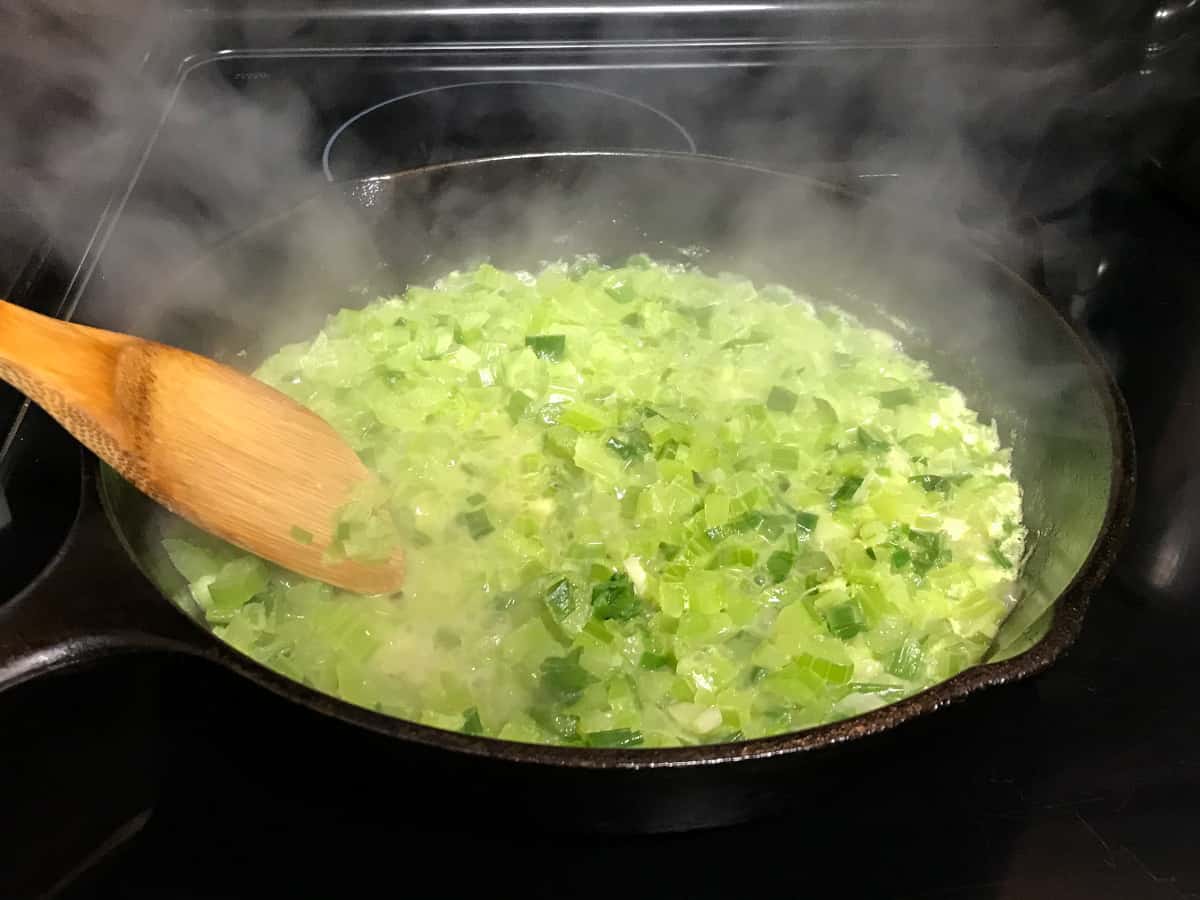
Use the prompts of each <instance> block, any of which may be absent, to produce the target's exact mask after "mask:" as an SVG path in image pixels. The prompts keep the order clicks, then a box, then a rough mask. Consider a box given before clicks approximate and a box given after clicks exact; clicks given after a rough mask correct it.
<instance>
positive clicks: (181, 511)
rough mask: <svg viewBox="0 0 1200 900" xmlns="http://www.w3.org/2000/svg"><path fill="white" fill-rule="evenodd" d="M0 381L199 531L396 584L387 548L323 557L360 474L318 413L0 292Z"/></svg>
mask: <svg viewBox="0 0 1200 900" xmlns="http://www.w3.org/2000/svg"><path fill="white" fill-rule="evenodd" d="M0 379H3V380H4V381H7V382H8V383H9V384H11V385H13V386H14V387H15V388H17V389H18V390H20V391H21V392H23V393H24V394H26V395H28V396H29V398H30V399H31V400H33V401H34V402H35V403H37V404H38V405H40V406H42V407H43V408H44V409H45V410H46V411H47V412H49V413H50V415H52V416H54V418H55V419H57V420H58V421H59V422H60V423H62V425H63V426H64V427H65V428H66V429H67V430H68V431H70V432H71V434H73V435H75V437H76V438H78V439H79V440H80V441H81V442H82V443H83V444H84V445H85V446H87V447H88V448H89V449H91V450H92V451H94V452H95V453H96V454H97V455H98V456H99V457H100V458H101V459H103V460H104V461H105V462H107V463H108V464H109V465H111V466H112V467H113V468H114V469H116V470H117V471H118V472H120V473H121V474H122V475H123V476H124V477H125V478H126V479H127V480H128V481H130V482H131V483H132V484H133V485H134V486H136V487H137V488H138V489H140V490H141V491H143V492H144V493H146V494H148V495H149V496H150V497H152V498H153V499H155V500H157V501H158V502H159V503H161V504H162V505H163V506H165V507H166V508H167V509H169V510H171V511H172V512H174V513H176V514H177V515H180V516H182V517H183V518H185V519H188V520H189V521H191V522H192V523H194V524H195V525H198V526H199V527H200V528H203V529H204V530H205V531H208V532H211V533H212V534H215V535H217V536H218V537H220V538H223V539H225V540H227V541H229V542H230V543H232V544H236V545H237V546H239V547H241V548H243V549H245V550H249V551H250V552H251V553H255V554H257V555H259V556H261V557H264V558H265V559H269V560H271V561H273V562H276V563H278V564H279V565H281V566H283V567H285V568H288V569H291V570H293V571H296V572H299V573H301V574H302V575H308V576H310V577H312V578H317V579H320V580H321V581H327V582H329V583H330V584H333V585H336V586H338V587H341V588H346V589H347V590H351V591H357V592H359V593H386V592H390V591H395V590H398V589H399V587H400V585H401V583H402V582H403V580H404V559H403V556H402V555H401V554H400V553H399V552H397V553H396V554H395V555H394V556H393V558H392V559H391V560H389V561H387V562H385V563H363V562H357V561H352V560H338V561H331V560H326V559H325V558H324V554H325V550H326V548H327V547H328V546H329V544H330V542H331V540H332V539H333V527H334V519H335V513H336V512H337V510H338V508H339V507H340V506H342V504H343V503H345V501H346V499H347V497H348V494H349V492H350V489H351V488H352V487H353V486H354V485H355V484H356V483H357V482H359V481H361V480H363V479H365V478H367V477H368V472H367V469H366V467H365V466H364V465H363V464H362V462H361V461H360V460H359V458H358V457H357V456H356V455H355V454H354V451H353V450H351V449H350V447H349V446H347V444H346V443H345V442H344V441H343V440H342V439H341V438H340V437H338V435H337V433H336V432H335V431H334V430H333V429H332V428H331V427H330V426H329V425H328V424H327V423H326V422H325V421H324V420H323V419H321V418H320V417H318V416H317V415H316V414H314V413H312V412H309V411H308V410H307V409H305V408H304V407H302V406H301V405H300V404H298V403H296V402H295V401H294V400H292V399H291V398H290V397H287V396H286V395H284V394H282V393H280V392H279V391H277V390H275V389H274V388H271V387H268V386H267V385H265V384H263V383H262V382H260V381H256V380H255V379H253V378H251V377H249V376H247V375H243V374H242V373H240V372H237V371H235V370H233V369H230V368H228V367H226V366H222V365H220V364H218V363H216V362H213V361H212V360H211V359H206V358H205V357H203V356H197V355H196V354H194V353H189V352H187V351H186V350H179V349H177V348H175V347H168V346H165V345H163V344H157V343H154V342H153V341H146V340H142V339H141V338H136V337H132V336H131V335H127V334H117V333H114V332H111V331H102V330H100V329H98V328H88V327H86V326H83V325H74V324H70V323H67V322H63V321H61V320H59V319H52V318H49V317H47V316H42V315H38V314H37V313H33V312H30V311H29V310H27V309H23V308H22V307H19V306H15V305H13V304H11V303H5V302H4V301H0ZM302 532H307V534H309V535H311V536H312V540H311V542H307V543H306V542H305V541H304V540H303V539H304V538H305V535H304V534H303V533H302ZM297 534H299V537H300V539H298V538H297Z"/></svg>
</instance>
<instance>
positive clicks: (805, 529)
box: [796, 488, 857, 543]
mask: <svg viewBox="0 0 1200 900" xmlns="http://www.w3.org/2000/svg"><path fill="white" fill-rule="evenodd" d="M855 490H857V488H855ZM819 518H820V517H819V516H818V515H817V514H816V513H811V512H798V513H796V538H797V539H798V540H799V541H801V542H802V543H803V542H804V541H807V540H808V539H809V538H810V537H812V533H813V529H815V528H816V527H817V520H818V519H819Z"/></svg>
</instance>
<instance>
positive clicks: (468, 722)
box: [459, 706, 483, 734]
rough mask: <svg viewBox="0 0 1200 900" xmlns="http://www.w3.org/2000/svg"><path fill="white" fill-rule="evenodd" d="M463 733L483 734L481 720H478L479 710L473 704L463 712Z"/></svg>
mask: <svg viewBox="0 0 1200 900" xmlns="http://www.w3.org/2000/svg"><path fill="white" fill-rule="evenodd" d="M459 730H460V731H462V733H463V734H483V722H481V721H479V710H477V709H476V708H475V707H474V706H472V707H471V708H470V709H468V710H467V711H466V712H464V713H463V723H462V728H461V729H459Z"/></svg>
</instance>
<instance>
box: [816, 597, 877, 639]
mask: <svg viewBox="0 0 1200 900" xmlns="http://www.w3.org/2000/svg"><path fill="white" fill-rule="evenodd" d="M825 624H826V625H827V626H828V627H829V632H830V633H831V634H832V635H833V636H834V637H839V638H841V639H842V640H844V641H846V640H849V639H850V638H852V637H854V636H855V635H856V634H858V633H859V632H861V631H865V630H866V628H867V620H866V617H865V616H864V615H863V610H862V607H861V606H859V604H858V601H857V600H848V601H846V602H845V603H839V604H838V605H837V606H831V607H830V608H829V609H827V610H825Z"/></svg>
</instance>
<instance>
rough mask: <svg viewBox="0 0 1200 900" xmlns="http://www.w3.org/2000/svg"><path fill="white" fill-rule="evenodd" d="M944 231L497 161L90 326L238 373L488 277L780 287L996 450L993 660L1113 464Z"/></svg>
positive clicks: (780, 183) (1084, 416) (133, 537)
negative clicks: (598, 276) (935, 384)
mask: <svg viewBox="0 0 1200 900" xmlns="http://www.w3.org/2000/svg"><path fill="white" fill-rule="evenodd" d="M949 232H950V229H949V228H943V227H941V226H940V225H939V224H938V223H933V222H923V221H921V218H920V217H919V216H918V217H913V218H908V217H905V216H902V215H898V214H897V213H896V212H895V211H893V210H890V209H887V208H884V207H883V206H881V205H878V204H874V203H872V202H869V201H866V200H863V199H861V198H857V197H853V196H850V195H847V194H845V193H842V192H839V191H837V190H835V189H832V188H830V187H828V186H824V185H821V184H818V183H814V182H811V181H807V180H803V179H797V178H791V177H786V176H780V175H776V174H772V173H767V172H762V171H758V170H755V169H752V168H748V167H744V166H739V165H736V164H730V163H725V162H721V161H713V160H706V159H703V158H699V157H686V156H677V157H672V156H661V155H659V156H654V155H619V154H574V155H571V154H568V155H557V156H543V157H523V158H512V159H506V160H497V161H485V162H479V163H467V164H457V165H450V166H446V167H439V168H434V169H430V170H422V171H418V172H415V173H408V174H403V175H400V176H396V177H390V178H382V179H371V180H366V181H361V182H354V183H351V184H349V185H348V186H343V187H341V188H339V189H337V190H332V191H330V192H329V193H324V194H321V195H319V196H317V197H314V198H313V199H311V200H309V201H308V202H306V203H304V204H302V205H301V206H300V207H298V208H297V209H296V210H294V211H293V212H291V213H289V214H287V215H285V216H282V217H280V218H278V219H276V220H273V221H271V222H267V223H265V224H263V225H261V226H258V227H256V228H254V229H252V230H251V231H249V232H247V233H245V234H243V235H241V236H239V237H238V238H237V239H235V240H233V241H231V242H230V243H228V244H227V245H224V246H223V247H221V248H220V249H218V250H217V251H216V252H215V253H213V254H212V255H211V256H209V257H208V258H206V259H204V260H201V261H200V262H198V263H196V264H195V265H194V266H192V267H191V268H190V269H188V270H187V271H186V272H185V273H184V274H183V275H182V276H181V278H180V279H179V280H178V282H177V283H175V284H174V285H172V286H170V287H169V289H167V290H165V291H164V292H163V293H161V294H160V295H158V296H157V297H155V298H154V299H153V300H152V301H151V302H150V303H149V304H147V305H143V306H140V307H137V308H136V309H130V308H123V309H121V311H119V312H114V313H113V314H112V315H113V316H114V317H116V318H114V319H107V320H105V321H99V322H95V324H99V325H102V326H105V327H111V328H119V329H126V330H131V331H135V332H137V333H139V334H142V335H145V336H147V337H151V338H155V339H158V340H162V341H165V342H168V343H174V344H177V345H180V346H184V347H187V348H189V349H193V350H196V351H198V352H202V353H206V354H209V355H213V356H216V357H217V358H220V359H224V360H225V361H228V362H231V363H234V364H244V365H246V366H250V365H253V364H254V363H256V362H257V361H259V360H261V359H262V358H264V357H265V356H266V355H268V354H270V353H271V352H273V351H274V350H275V349H276V348H278V347H279V346H280V345H282V344H285V343H288V342H291V341H296V340H301V339H304V338H307V337H310V336H311V335H312V334H314V333H315V332H316V331H317V330H318V329H319V328H320V327H321V325H322V324H323V322H324V318H325V316H326V315H327V314H328V313H330V312H332V311H335V310H337V309H339V308H341V307H344V306H352V307H358V306H362V305H363V304H365V303H367V302H369V301H370V300H372V299H374V298H375V297H376V296H379V295H382V294H390V293H396V292H399V291H401V290H403V289H404V288H405V286H407V285H409V284H423V283H429V282H431V281H433V280H435V279H436V278H437V277H439V276H440V275H443V274H445V273H446V272H448V271H451V270H453V269H456V268H461V267H463V266H466V265H469V264H471V263H474V262H478V261H481V260H484V259H487V260H490V261H491V262H492V263H493V264H495V265H497V266H499V267H502V268H516V269H520V268H534V267H536V266H538V264H539V263H540V262H542V261H546V260H552V259H561V258H568V257H571V256H574V255H576V254H597V255H598V256H599V257H600V258H601V260H605V261H616V260H620V259H624V258H625V257H627V256H629V255H631V254H634V253H647V254H649V255H651V256H653V257H655V258H656V259H659V260H662V261H668V262H670V261H679V262H689V263H694V264H697V265H699V266H700V267H701V268H703V269H704V270H706V271H709V272H711V273H713V274H716V273H718V272H721V271H730V272H737V273H739V274H742V275H746V276H748V277H750V278H752V279H754V280H755V281H758V282H768V281H769V282H779V283H782V284H785V285H788V286H789V287H791V288H793V289H794V290H796V291H797V292H800V293H802V294H804V295H807V296H808V297H810V298H811V299H813V300H814V301H815V302H817V303H822V302H825V303H832V304H835V305H837V306H839V307H841V308H843V309H845V310H846V311H848V312H851V313H853V314H854V315H856V316H857V317H858V318H859V319H860V320H862V321H863V322H864V324H866V325H869V326H873V327H879V328H882V329H884V330H886V331H889V332H891V333H893V334H894V335H895V336H896V337H898V338H899V339H900V340H901V341H902V343H903V345H904V347H905V350H906V352H907V353H908V354H909V355H910V356H913V357H915V358H918V359H924V360H926V361H927V362H928V363H929V364H930V366H931V368H932V369H933V372H934V374H935V377H937V378H938V379H939V380H941V381H944V382H946V383H948V384H952V385H954V386H956V387H958V388H960V389H961V390H962V391H963V393H964V394H965V395H966V398H967V400H968V403H969V404H970V405H971V406H972V407H973V408H974V409H976V410H978V411H979V412H980V413H981V414H982V415H983V416H984V417H986V418H993V419H995V421H996V423H997V425H998V428H999V431H1000V436H1001V440H1002V442H1003V443H1004V444H1005V445H1007V446H1010V447H1012V448H1013V469H1014V474H1015V476H1016V478H1017V480H1018V481H1019V482H1020V484H1021V485H1022V488H1023V491H1024V518H1025V523H1026V525H1027V527H1028V529H1029V532H1030V539H1029V546H1028V550H1027V557H1026V559H1025V561H1024V564H1023V566H1022V569H1021V574H1020V579H1019V584H1018V592H1019V595H1020V597H1021V599H1020V602H1019V603H1018V605H1017V607H1016V609H1015V611H1014V612H1013V613H1012V615H1010V617H1009V619H1008V621H1007V622H1006V623H1005V624H1004V626H1003V628H1002V629H1001V633H1000V635H999V636H998V638H997V641H996V644H995V645H994V646H993V648H992V652H991V658H992V659H993V660H999V659H1003V658H1007V657H1011V656H1013V655H1015V654H1017V653H1019V652H1021V651H1023V650H1025V649H1028V648H1029V647H1031V646H1032V645H1034V644H1035V643H1036V642H1037V641H1038V640H1039V639H1040V638H1041V637H1042V636H1043V635H1044V634H1045V633H1046V630H1047V629H1048V627H1049V625H1050V622H1051V620H1052V616H1053V610H1054V602H1055V600H1056V598H1058V597H1059V595H1060V594H1061V593H1062V592H1063V591H1064V589H1065V588H1066V587H1067V586H1068V584H1069V583H1070V582H1071V581H1072V579H1073V578H1075V576H1076V575H1077V574H1078V573H1079V572H1080V570H1081V569H1082V568H1083V566H1084V565H1085V563H1086V561H1087V559H1088V556H1089V553H1090V552H1091V550H1092V548H1093V546H1094V544H1095V542H1096V540H1097V538H1098V536H1099V535H1100V534H1101V531H1102V529H1103V527H1104V522H1105V516H1106V512H1107V509H1108V505H1109V499H1110V496H1109V495H1110V482H1111V480H1112V472H1113V467H1114V465H1115V458H1114V457H1115V453H1116V452H1117V451H1116V446H1115V442H1114V438H1113V436H1112V432H1111V427H1112V426H1111V425H1110V421H1109V415H1108V409H1107V406H1106V403H1107V402H1108V401H1107V397H1106V396H1105V394H1104V393H1103V389H1102V386H1101V385H1100V383H1099V382H1098V381H1097V380H1096V378H1095V376H1094V371H1093V369H1092V367H1091V364H1090V362H1089V359H1088V357H1087V354H1086V351H1085V350H1084V348H1083V347H1082V345H1081V344H1080V343H1079V341H1078V339H1077V338H1076V337H1075V336H1074V335H1073V334H1072V333H1071V331H1070V329H1069V328H1068V327H1067V326H1066V324H1065V323H1064V322H1063V321H1062V320H1061V319H1060V318H1059V317H1058V316H1057V315H1056V314H1055V313H1054V312H1053V310H1052V309H1051V308H1050V307H1049V305H1048V304H1047V303H1046V302H1045V301H1044V300H1042V299H1041V298H1039V297H1037V296H1036V295H1035V294H1034V293H1033V292H1032V291H1031V290H1030V289H1029V288H1027V287H1026V286H1024V285H1023V284H1021V283H1020V282H1019V281H1018V280H1017V279H1016V278H1015V277H1013V276H1012V275H1010V274H1009V273H1007V272H1005V271H1003V270H1001V269H1000V268H999V267H997V266H995V265H994V264H991V263H988V262H986V261H984V260H982V259H980V258H979V257H978V256H976V255H974V254H972V253H971V252H969V251H965V250H964V248H963V247H961V246H959V245H957V244H956V242H955V239H954V238H953V237H952V236H951V235H950V233H949ZM106 308H109V309H114V310H115V309H119V308H120V307H119V306H118V305H115V304H110V305H108V306H107V307H106ZM104 493H105V499H106V504H107V507H108V510H109V514H110V517H111V519H112V521H113V524H114V527H115V528H117V529H118V531H119V532H121V533H122V536H123V537H124V539H125V541H126V544H127V546H129V547H131V548H132V549H133V550H134V555H135V557H136V558H137V560H138V563H139V565H140V566H141V567H142V569H143V571H144V572H145V573H146V574H147V575H148V576H149V577H150V578H151V580H153V581H154V582H155V583H156V584H158V585H159V586H160V587H162V588H163V590H164V591H165V592H166V593H168V594H169V595H172V596H174V597H179V596H180V590H179V589H180V588H181V587H182V586H183V585H182V581H181V579H180V577H179V576H178V574H177V573H176V572H175V571H174V569H173V567H172V566H171V565H170V562H169V561H168V560H167V559H166V556H165V554H164V553H163V551H162V549H161V545H160V541H159V536H160V531H159V528H158V527H157V523H158V522H159V519H160V517H161V516H162V515H163V513H161V511H159V510H157V509H156V508H155V507H154V506H153V505H152V504H150V503H149V502H148V501H146V500H145V499H144V498H142V497H141V496H140V495H138V494H137V493H136V492H135V491H133V490H132V489H131V488H129V487H128V486H126V485H124V483H122V482H120V481H119V479H117V478H116V477H115V476H112V475H111V473H106V477H105V488H104ZM179 602H181V604H182V605H183V606H184V607H185V609H186V610H187V611H188V612H189V613H190V614H192V615H193V616H196V617H198V616H199V614H198V611H197V610H195V609H194V608H189V604H188V602H187V601H186V600H181V601H179Z"/></svg>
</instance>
